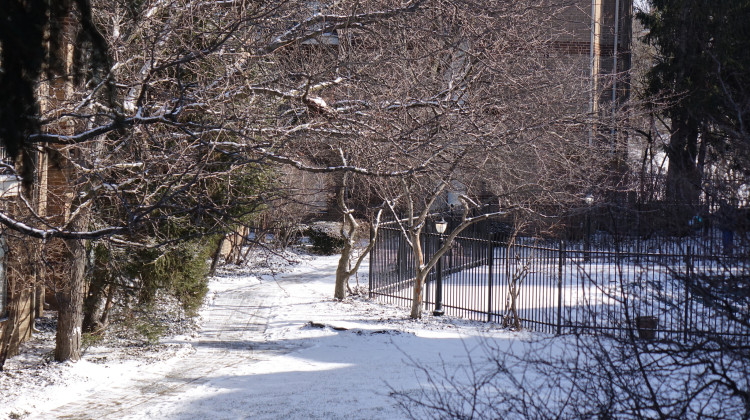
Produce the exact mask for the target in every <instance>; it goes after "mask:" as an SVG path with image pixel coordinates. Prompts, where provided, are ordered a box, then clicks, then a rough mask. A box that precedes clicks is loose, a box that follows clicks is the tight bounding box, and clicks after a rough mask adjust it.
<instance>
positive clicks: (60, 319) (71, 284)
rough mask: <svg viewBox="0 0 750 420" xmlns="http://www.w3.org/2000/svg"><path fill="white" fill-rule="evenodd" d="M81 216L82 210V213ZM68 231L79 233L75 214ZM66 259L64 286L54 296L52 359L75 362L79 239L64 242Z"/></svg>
mask: <svg viewBox="0 0 750 420" xmlns="http://www.w3.org/2000/svg"><path fill="white" fill-rule="evenodd" d="M84 213H86V211H85V210H84ZM76 218H77V220H76V221H74V222H73V223H72V224H71V225H72V229H74V230H82V229H83V228H85V226H86V224H87V223H84V220H86V219H87V217H85V216H84V215H77V217H76ZM65 243H66V245H67V247H68V252H69V255H68V257H69V258H70V266H71V267H70V276H69V279H68V283H67V284H65V285H63V287H62V288H61V291H60V292H58V293H56V297H57V302H58V305H59V307H58V315H57V336H56V337H55V360H56V361H58V362H64V361H66V360H72V361H77V360H79V359H80V358H81V328H82V326H83V301H84V292H85V289H86V288H85V281H86V279H85V271H86V244H85V242H84V241H82V240H66V241H65Z"/></svg>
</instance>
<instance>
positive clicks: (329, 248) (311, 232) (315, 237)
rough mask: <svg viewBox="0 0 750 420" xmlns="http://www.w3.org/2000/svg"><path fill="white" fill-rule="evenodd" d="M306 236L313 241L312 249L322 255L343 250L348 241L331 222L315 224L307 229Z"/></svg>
mask: <svg viewBox="0 0 750 420" xmlns="http://www.w3.org/2000/svg"><path fill="white" fill-rule="evenodd" d="M305 236H307V237H308V238H309V239H310V242H311V243H312V251H313V252H314V253H316V254H321V255H333V254H336V253H337V252H341V249H342V248H343V247H344V244H345V243H346V241H345V240H344V238H342V237H341V235H340V234H339V232H338V231H336V229H334V228H333V227H332V226H331V225H330V224H323V223H321V224H315V225H313V226H310V227H309V228H307V229H306V230H305Z"/></svg>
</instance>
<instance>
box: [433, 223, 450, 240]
mask: <svg viewBox="0 0 750 420" xmlns="http://www.w3.org/2000/svg"><path fill="white" fill-rule="evenodd" d="M447 227H448V222H446V221H445V219H440V220H438V221H437V222H435V230H436V231H437V233H439V234H440V235H442V234H444V233H445V229H446V228H447ZM441 237H442V236H441Z"/></svg>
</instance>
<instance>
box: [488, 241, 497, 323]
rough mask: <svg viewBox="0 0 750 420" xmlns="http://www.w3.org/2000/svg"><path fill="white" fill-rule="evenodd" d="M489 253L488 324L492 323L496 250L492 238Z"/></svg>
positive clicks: (489, 243)
mask: <svg viewBox="0 0 750 420" xmlns="http://www.w3.org/2000/svg"><path fill="white" fill-rule="evenodd" d="M487 252H489V255H488V256H487V260H488V261H489V267H488V269H487V272H488V276H487V322H490V321H492V276H493V272H492V265H493V264H492V261H493V259H494V257H495V249H494V248H493V243H492V239H491V238H490V239H488V240H487Z"/></svg>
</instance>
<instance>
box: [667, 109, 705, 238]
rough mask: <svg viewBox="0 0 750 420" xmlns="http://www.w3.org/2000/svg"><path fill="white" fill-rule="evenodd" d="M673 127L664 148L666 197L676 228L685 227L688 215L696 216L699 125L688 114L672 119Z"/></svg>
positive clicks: (669, 218) (698, 181)
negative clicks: (666, 157) (666, 163)
mask: <svg viewBox="0 0 750 420" xmlns="http://www.w3.org/2000/svg"><path fill="white" fill-rule="evenodd" d="M673 124H674V127H675V131H674V132H673V133H672V135H671V137H670V144H669V147H668V148H667V155H668V157H669V168H668V170H667V180H666V192H665V193H666V194H665V196H666V199H667V202H668V203H669V204H670V205H672V206H674V207H673V210H672V211H671V212H669V213H671V214H668V215H667V217H668V219H667V220H668V221H669V223H671V224H673V226H670V227H671V228H672V229H671V230H674V231H676V232H680V231H682V230H684V229H686V228H687V226H688V222H689V220H690V218H692V217H693V216H695V213H696V211H697V206H698V204H699V198H700V186H701V185H700V184H701V175H700V171H699V170H698V165H697V162H696V159H697V157H698V129H697V127H696V126H695V123H693V122H692V121H691V120H690V118H689V117H687V116H684V117H678V118H676V119H675V121H673Z"/></svg>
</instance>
